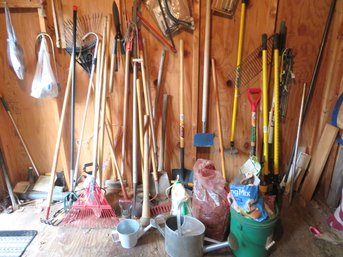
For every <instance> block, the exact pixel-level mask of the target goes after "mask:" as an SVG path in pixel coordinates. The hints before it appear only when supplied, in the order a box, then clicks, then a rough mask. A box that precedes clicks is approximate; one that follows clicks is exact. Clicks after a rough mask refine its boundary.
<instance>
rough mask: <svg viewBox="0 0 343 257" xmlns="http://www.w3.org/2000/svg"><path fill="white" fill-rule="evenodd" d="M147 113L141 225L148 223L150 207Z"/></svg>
mask: <svg viewBox="0 0 343 257" xmlns="http://www.w3.org/2000/svg"><path fill="white" fill-rule="evenodd" d="M148 120H149V115H144V127H145V131H144V176H143V206H142V217H141V219H140V220H141V225H142V226H147V225H149V223H150V209H149V146H148V145H149V129H148V126H147V124H148Z"/></svg>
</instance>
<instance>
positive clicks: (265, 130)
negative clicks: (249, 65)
mask: <svg viewBox="0 0 343 257" xmlns="http://www.w3.org/2000/svg"><path fill="white" fill-rule="evenodd" d="M267 79H268V78H267V34H263V35H262V83H263V88H262V98H263V156H264V165H263V173H264V175H268V173H269V171H268V169H269V168H268V166H269V160H268V159H269V154H268V81H267Z"/></svg>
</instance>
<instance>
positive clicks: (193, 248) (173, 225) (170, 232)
mask: <svg viewBox="0 0 343 257" xmlns="http://www.w3.org/2000/svg"><path fill="white" fill-rule="evenodd" d="M181 204H182V202H180V204H179V205H178V212H177V216H170V217H168V218H167V219H165V220H164V221H165V228H164V230H163V229H162V228H161V227H160V224H159V223H160V222H156V224H155V226H156V228H157V229H158V231H159V232H160V233H161V234H162V236H163V237H164V245H165V251H166V252H167V254H168V255H169V256H171V257H180V256H187V257H201V256H203V254H204V253H208V252H212V251H215V250H219V249H222V248H226V247H230V248H231V246H232V245H235V244H234V243H232V242H231V240H230V239H229V240H228V241H226V242H218V243H216V244H213V245H209V246H206V247H204V239H205V225H204V224H203V223H202V222H201V221H199V220H198V219H196V218H194V217H191V216H181V211H180V206H181ZM157 219H160V215H159V216H158V217H157ZM213 241H214V240H213Z"/></svg>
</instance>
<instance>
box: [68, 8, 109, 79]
mask: <svg viewBox="0 0 343 257" xmlns="http://www.w3.org/2000/svg"><path fill="white" fill-rule="evenodd" d="M102 22H103V15H102V14H99V13H95V14H90V15H85V16H79V17H78V18H77V27H76V56H77V59H76V60H77V62H78V63H79V64H80V65H81V66H82V68H84V69H85V70H86V71H87V72H88V73H90V71H91V66H92V59H93V54H94V53H93V51H92V50H93V49H94V48H95V43H96V40H95V39H94V38H91V37H88V38H87V40H85V41H82V37H83V36H84V35H86V34H87V33H88V32H90V31H91V32H94V33H96V34H99V33H101V25H102ZM64 33H65V40H66V48H65V50H66V51H67V52H68V53H69V54H71V52H72V42H73V20H72V19H68V20H66V21H64Z"/></svg>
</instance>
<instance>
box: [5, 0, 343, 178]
mask: <svg viewBox="0 0 343 257" xmlns="http://www.w3.org/2000/svg"><path fill="white" fill-rule="evenodd" d="M62 2H63V11H64V15H65V18H67V17H69V18H70V17H71V15H72V5H78V6H79V15H80V16H81V15H87V14H91V13H96V12H98V13H103V14H104V15H111V13H110V10H111V6H112V1H108V0H101V1H89V0H88V1H87V0H83V1H80V0H78V1H62ZM117 2H118V1H117ZM126 2H127V3H126V5H127V7H128V13H129V15H131V14H130V13H131V11H130V10H131V5H132V1H126ZM191 2H192V5H193V12H194V18H195V24H196V27H197V29H196V31H195V32H193V33H192V32H188V31H183V32H181V33H179V34H178V35H176V36H175V37H174V40H175V43H176V45H177V48H179V40H180V39H183V40H184V41H185V137H186V141H185V143H186V146H185V147H186V149H185V152H186V163H185V165H186V168H188V169H191V168H192V167H193V164H194V161H195V160H196V158H197V157H203V158H210V159H212V160H214V161H215V163H216V166H217V169H220V157H219V154H218V153H219V146H218V137H215V145H214V147H212V148H211V149H198V151H197V149H196V148H195V147H193V146H192V144H193V136H194V133H195V132H196V131H197V129H198V130H199V131H200V129H201V126H200V125H201V98H202V96H201V94H202V73H203V68H202V67H203V45H204V43H203V41H204V40H203V39H204V29H205V24H204V20H205V5H206V1H204V0H202V1H200V0H193V1H191ZM250 2H251V3H250V4H249V6H248V8H247V13H246V26H245V36H244V47H243V59H244V57H245V56H248V55H249V54H250V53H251V52H252V51H253V50H255V49H256V48H257V47H258V46H259V45H260V41H261V34H262V33H267V34H268V35H271V34H273V33H274V32H275V31H278V28H279V24H280V22H281V21H282V20H285V21H286V25H287V28H288V31H287V32H288V34H287V43H286V46H287V47H291V48H293V49H294V53H295V58H294V73H295V83H294V84H293V85H291V87H290V96H289V103H288V110H287V118H286V121H285V123H284V124H283V125H282V131H281V147H282V150H281V152H282V155H281V157H282V160H281V164H282V167H283V170H285V168H286V167H287V164H288V160H289V156H290V153H291V150H292V147H293V143H294V139H295V131H296V126H297V119H298V115H299V114H298V113H299V111H298V109H299V106H300V97H301V96H300V94H301V88H302V84H303V83H309V82H310V79H311V75H312V71H313V66H314V62H315V59H316V55H317V53H318V49H319V45H320V40H321V36H322V33H323V29H324V25H325V21H326V17H327V14H328V10H329V6H330V2H331V1H329V0H323V1H310V0H300V1H293V0H292V1H287V0H259V1H250ZM50 4H51V3H50V1H48V3H47V16H48V17H47V18H48V23H49V24H52V18H51V15H50V9H51V6H50ZM121 6H123V1H121ZM142 9H143V15H144V16H145V17H148V16H149V14H148V12H147V10H146V9H145V7H142ZM342 10H343V0H338V1H337V5H336V11H335V14H334V18H333V22H332V26H331V30H330V33H329V35H328V42H327V45H326V47H325V51H324V55H323V57H324V58H323V62H322V66H321V69H320V71H319V76H318V80H317V83H316V90H315V93H314V95H313V100H312V102H311V104H310V106H309V112H308V116H307V118H306V120H305V123H304V129H303V133H302V135H301V144H302V145H306V146H308V149H309V151H310V152H311V150H312V149H313V146H314V145H315V142H316V140H318V138H319V136H320V133H321V130H322V128H323V125H324V123H325V122H326V121H327V119H328V118H329V116H330V113H331V108H332V104H333V103H334V102H335V99H336V98H337V96H338V93H339V92H342V68H341V67H342V65H337V63H342V60H343V59H342V47H343V46H342V26H343V25H342V22H343V18H342ZM239 18H240V7H238V9H237V11H236V14H235V17H234V18H233V19H227V18H223V17H221V16H218V15H213V16H212V26H211V30H212V31H211V56H212V57H213V58H215V59H216V63H217V79H218V83H219V84H218V85H219V94H220V108H221V113H222V126H223V134H224V145H225V147H228V146H229V141H230V139H229V138H230V131H231V113H232V106H233V90H234V88H233V87H228V86H227V83H226V81H227V80H228V72H229V70H231V69H232V68H233V67H235V64H236V57H237V41H238V30H239ZM12 19H13V23H14V27H15V30H16V32H17V36H18V39H19V42H20V43H21V44H22V46H23V48H24V52H25V62H26V67H27V72H26V74H27V77H26V79H25V81H24V82H23V83H19V82H18V81H17V79H16V78H15V75H14V73H13V72H12V71H11V70H10V69H9V67H8V63H7V55H6V40H5V38H6V30H5V17H4V12H3V10H1V11H0V24H1V27H0V38H1V40H0V49H2V50H1V51H0V67H1V71H0V80H1V83H0V94H2V95H3V96H4V97H5V98H6V99H7V101H8V102H9V105H10V108H11V111H12V114H13V116H14V119H15V121H16V122H17V123H18V126H19V129H20V131H21V132H22V134H23V137H24V139H25V140H26V142H27V145H28V147H29V149H30V150H31V152H32V156H33V158H34V160H35V162H36V164H37V166H38V168H39V170H40V172H41V173H45V172H49V171H50V168H51V162H52V156H53V151H54V145H55V141H56V135H57V126H58V109H59V110H60V108H61V103H62V101H63V93H64V88H65V85H66V79H67V73H68V65H69V60H70V57H69V55H68V54H66V53H65V52H63V51H62V50H57V59H58V69H59V75H60V82H61V85H62V89H63V90H62V93H61V94H60V96H59V97H58V98H57V99H46V100H37V99H34V98H32V97H30V95H29V92H30V89H31V83H32V77H33V74H34V71H35V65H36V57H35V52H34V49H35V37H36V35H37V33H38V32H39V23H38V17H37V13H36V12H29V11H24V10H20V9H19V10H12ZM149 20H150V21H151V22H153V21H152V19H150V18H149ZM111 24H112V27H111V40H112V39H113V35H114V32H115V31H114V28H113V22H111ZM142 32H143V36H144V38H145V40H146V44H147V49H148V60H147V63H148V65H149V70H150V82H151V83H150V85H149V86H150V89H151V92H152V97H153V99H154V96H155V84H154V81H155V80H156V79H157V73H158V66H159V60H160V55H161V51H162V49H163V47H162V45H161V44H160V43H159V42H158V41H157V40H156V39H155V38H154V37H153V36H152V35H151V34H150V33H149V32H148V31H147V30H146V29H145V28H144V27H142ZM110 45H111V46H112V43H111V44H110ZM197 46H199V50H198V51H197ZM120 69H121V72H119V74H117V75H116V77H115V80H116V83H115V90H114V92H113V93H112V94H111V95H110V98H111V106H112V118H113V124H112V125H113V128H114V130H115V131H116V130H118V129H120V127H121V126H122V114H123V112H122V109H123V107H122V106H123V91H124V85H123V67H121V68H120ZM270 79H271V80H270V81H271V82H270V83H269V88H270V89H271V90H270V96H271V94H272V88H273V83H272V81H273V80H272V76H270ZM210 81H211V82H210V84H209V85H210V100H209V117H208V119H209V125H208V131H209V132H214V133H215V135H218V129H217V126H216V116H215V105H214V104H215V103H214V95H213V87H212V78H211V76H210ZM87 84H88V76H87V74H86V73H85V72H84V71H83V70H82V69H81V68H80V67H78V68H77V100H76V112H77V120H76V122H77V123H76V124H77V128H76V138H78V135H79V131H80V123H81V117H82V111H83V106H84V102H85V95H86V88H87ZM261 84H262V83H261V77H260V75H259V76H257V77H255V78H254V79H253V80H252V81H251V83H250V84H249V85H246V86H242V89H241V92H240V97H239V106H238V116H237V129H236V140H235V141H236V146H237V148H238V149H239V154H238V155H235V156H231V155H226V156H225V161H226V169H227V173H228V176H229V178H233V176H234V175H235V174H236V173H237V172H238V169H239V167H240V166H241V165H242V164H243V163H244V162H245V160H246V159H247V158H248V155H249V148H246V147H245V145H246V143H249V142H250V104H249V102H248V101H247V96H246V89H247V87H249V86H250V87H251V86H254V87H261ZM178 86H179V60H178V54H173V53H171V52H167V58H166V63H165V66H164V74H163V80H162V89H161V91H162V93H167V94H169V95H171V98H170V100H171V101H170V102H169V106H168V108H169V109H168V119H167V131H166V132H167V137H166V140H167V142H166V146H167V149H166V157H165V161H166V163H165V164H166V169H167V170H171V169H172V168H178V167H179V165H180V164H179V130H178V126H179V121H178V119H179V102H178V101H179V100H178V96H179V89H178ZM323 96H324V97H323ZM56 103H57V104H56ZM56 107H58V108H56ZM160 107H161V102H160V103H159V108H160ZM90 108H91V110H92V107H90ZM90 113H92V111H91V112H90ZM131 113H132V88H131V89H130V101H129V122H128V127H129V129H128V130H127V135H128V140H127V145H126V146H127V148H128V150H127V157H128V158H127V161H126V165H127V166H126V167H127V169H126V170H127V171H130V170H131V168H130V167H131V152H132V151H131V145H132V141H131V131H132V130H131V124H132V121H131V120H132V118H131ZM260 113H261V112H260ZM89 119H92V114H90V116H89ZM159 126H160V122H159V125H158V127H157V129H156V131H158V136H160V135H159V134H160V132H159V131H160V130H159ZM66 127H67V128H68V127H69V119H68V121H67V123H66ZM0 132H1V133H0V136H1V140H2V144H3V147H4V150H5V156H6V159H7V162H8V166H9V169H10V173H11V174H10V175H11V179H12V181H13V182H14V181H19V180H22V179H25V176H26V169H27V167H28V166H29V165H30V164H29V160H28V158H27V157H26V155H25V152H24V150H23V147H22V146H21V144H20V141H19V139H18V137H17V136H16V133H15V131H14V129H13V127H12V125H11V124H10V120H9V118H8V117H7V115H6V113H5V112H4V110H3V109H2V108H1V111H0ZM91 135H92V123H91V122H89V123H88V124H87V130H86V133H85V138H86V139H89V141H88V143H89V144H86V145H85V147H84V151H83V153H82V158H81V164H83V163H85V162H89V161H91V154H92V151H91V142H92V138H91ZM68 138H69V130H68V129H66V131H65V134H64V142H65V144H66V145H65V155H64V154H62V155H63V156H65V158H62V160H64V161H62V162H61V163H60V164H59V167H58V169H59V170H61V169H63V167H62V166H64V167H66V166H67V163H68V159H69V158H68V155H69V144H68ZM120 148H121V142H120V141H119V144H118V147H117V149H116V153H117V157H118V160H119V161H121V160H120ZM63 156H62V157H63ZM108 159H109V150H108V148H105V160H108ZM63 163H64V165H63ZM108 176H110V174H107V177H108ZM128 177H130V176H128Z"/></svg>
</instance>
